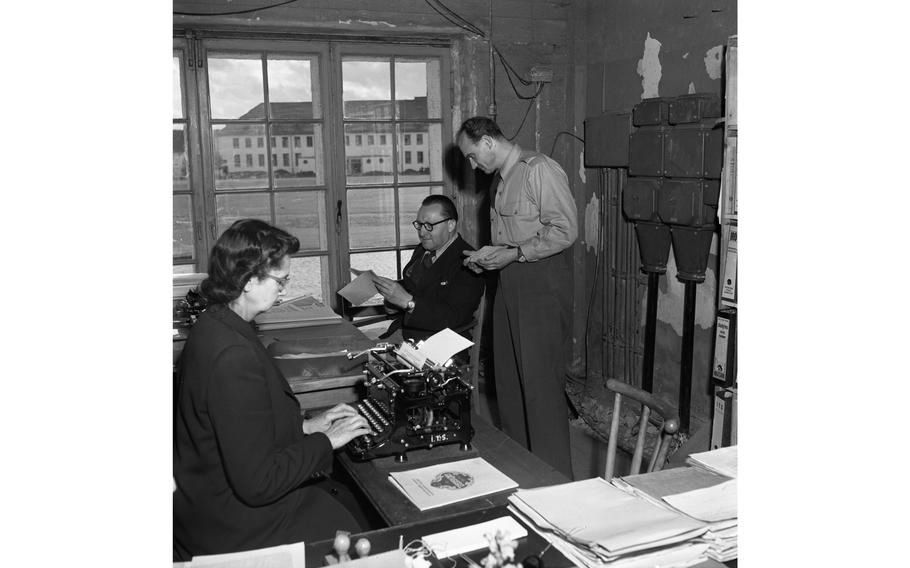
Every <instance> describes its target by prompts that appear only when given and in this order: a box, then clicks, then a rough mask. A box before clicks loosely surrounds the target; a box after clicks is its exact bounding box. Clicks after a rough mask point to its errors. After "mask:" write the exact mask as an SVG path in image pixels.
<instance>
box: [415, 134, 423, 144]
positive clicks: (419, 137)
mask: <svg viewBox="0 0 910 568" xmlns="http://www.w3.org/2000/svg"><path fill="white" fill-rule="evenodd" d="M416 136H417V145H418V146H422V145H423V134H416Z"/></svg>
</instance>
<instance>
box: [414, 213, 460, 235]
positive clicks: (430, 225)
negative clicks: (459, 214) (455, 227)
mask: <svg viewBox="0 0 910 568" xmlns="http://www.w3.org/2000/svg"><path fill="white" fill-rule="evenodd" d="M451 220H452V218H451V217H447V218H445V219H442V220H441V221H436V222H435V223H421V222H420V221H414V222H412V223H411V224H412V225H414V228H415V229H417V230H418V231H419V230H420V228H421V227H423V228H424V229H426V230H427V232H430V233H432V232H433V227H435V226H436V225H438V224H440V223H445V222H446V221H451Z"/></svg>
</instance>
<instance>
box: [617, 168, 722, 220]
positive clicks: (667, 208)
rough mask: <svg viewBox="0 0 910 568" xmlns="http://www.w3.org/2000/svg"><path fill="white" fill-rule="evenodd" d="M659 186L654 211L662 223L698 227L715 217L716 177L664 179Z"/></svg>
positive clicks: (717, 192)
mask: <svg viewBox="0 0 910 568" xmlns="http://www.w3.org/2000/svg"><path fill="white" fill-rule="evenodd" d="M630 181H631V180H630ZM660 187H661V190H660V192H659V193H658V197H657V213H658V215H659V216H660V220H661V221H663V222H664V223H667V224H670V225H688V226H693V227H699V226H702V225H707V224H709V223H714V222H715V220H716V219H717V199H718V197H719V195H720V182H719V181H717V180H703V179H664V180H662V183H661V186H660Z"/></svg>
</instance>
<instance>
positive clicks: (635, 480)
mask: <svg viewBox="0 0 910 568" xmlns="http://www.w3.org/2000/svg"><path fill="white" fill-rule="evenodd" d="M612 483H613V485H614V486H616V487H617V488H619V489H621V490H623V491H625V492H627V493H629V494H631V495H634V496H636V497H639V498H641V499H644V500H647V501H649V502H651V503H653V504H654V505H657V506H659V507H664V508H670V509H671V510H673V511H678V512H681V513H683V514H685V515H687V516H689V517H691V518H693V519H696V520H699V521H702V522H704V523H706V524H707V526H708V529H707V531H705V533H704V534H703V535H701V537H699V539H698V541H699V542H702V543H705V544H707V545H708V548H707V550H706V551H705V553H706V555H707V556H709V557H711V558H714V559H715V560H719V561H721V562H726V561H727V560H731V559H733V558H736V557H737V525H738V512H737V500H736V494H737V485H736V479H730V478H729V477H726V476H723V475H720V474H718V473H715V472H713V471H711V470H708V469H701V468H698V467H682V468H676V469H667V470H662V471H656V472H653V473H647V474H642V475H630V476H628V477H624V478H616V479H614V480H613V481H612Z"/></svg>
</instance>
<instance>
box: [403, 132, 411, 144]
mask: <svg viewBox="0 0 910 568" xmlns="http://www.w3.org/2000/svg"><path fill="white" fill-rule="evenodd" d="M404 145H405V146H410V145H411V135H410V134H405V135H404Z"/></svg>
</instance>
